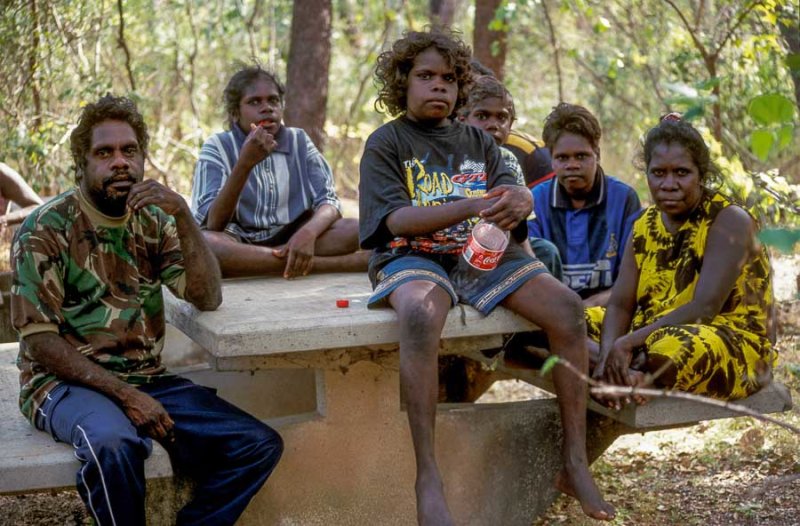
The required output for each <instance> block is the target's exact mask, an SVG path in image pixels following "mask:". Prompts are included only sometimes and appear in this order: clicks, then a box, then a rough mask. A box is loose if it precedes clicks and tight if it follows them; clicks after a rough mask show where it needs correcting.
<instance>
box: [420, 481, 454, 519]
mask: <svg viewBox="0 0 800 526" xmlns="http://www.w3.org/2000/svg"><path fill="white" fill-rule="evenodd" d="M416 490H417V524H418V525H419V526H453V525H454V523H453V518H452V517H451V516H450V510H449V509H448V507H447V502H446V501H445V498H444V485H443V484H442V479H441V477H439V475H438V474H437V475H434V476H428V477H419V478H417V484H416Z"/></svg>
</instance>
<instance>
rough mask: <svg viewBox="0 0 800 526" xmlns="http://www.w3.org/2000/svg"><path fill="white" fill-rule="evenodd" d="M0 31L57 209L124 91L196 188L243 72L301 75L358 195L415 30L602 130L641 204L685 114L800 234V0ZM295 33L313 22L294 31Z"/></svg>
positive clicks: (659, 0) (29, 165)
mask: <svg viewBox="0 0 800 526" xmlns="http://www.w3.org/2000/svg"><path fill="white" fill-rule="evenodd" d="M1 9H2V19H1V20H0V46H2V54H0V130H4V131H3V132H2V133H1V134H0V160H3V161H5V162H6V163H8V164H10V165H11V166H12V167H14V168H16V169H17V170H18V171H19V172H20V173H22V175H23V176H24V177H25V178H26V180H28V181H29V182H30V184H31V185H32V186H33V187H34V189H35V190H36V191H38V192H39V193H41V194H43V195H53V194H57V193H59V192H61V191H63V190H65V189H67V188H68V187H70V186H71V185H72V182H73V174H72V170H71V168H72V161H71V158H70V154H69V141H68V138H69V133H70V131H71V130H72V127H73V126H74V125H75V122H76V118H77V115H78V113H79V111H80V108H81V106H82V105H84V104H86V103H87V102H91V101H93V100H96V99H97V98H98V96H100V95H102V94H104V93H106V92H107V91H110V92H112V93H114V94H127V95H129V96H131V97H133V98H134V99H136V100H137V102H138V103H139V105H140V108H141V109H142V111H143V113H144V114H145V119H146V122H147V123H148V124H149V126H150V133H151V137H152V141H151V146H150V154H149V158H148V167H147V169H148V175H149V176H150V177H153V178H158V179H160V180H162V181H164V182H166V183H167V184H169V185H170V186H173V187H174V188H176V189H178V190H179V191H180V192H181V193H184V194H188V193H189V191H190V188H191V177H192V171H193V166H194V163H195V161H196V158H197V155H198V152H199V149H200V146H201V145H202V143H203V141H204V140H205V139H206V138H207V137H208V136H210V135H211V134H212V133H213V132H215V131H219V130H221V129H223V128H224V127H225V124H226V123H225V119H224V112H223V105H222V102H221V100H222V90H223V88H224V86H225V83H226V82H227V80H228V78H229V77H230V75H231V74H232V72H234V71H235V70H236V69H237V64H241V63H252V62H258V63H260V64H262V65H263V66H264V67H266V68H269V69H272V70H274V71H276V72H277V73H278V74H279V76H280V77H281V78H283V79H285V80H286V84H287V88H288V90H287V100H286V114H285V121H286V123H287V124H288V125H292V126H299V127H303V128H305V129H306V130H307V131H308V132H309V134H310V135H311V136H312V138H313V139H314V141H315V142H316V143H317V145H318V146H320V147H321V148H323V150H324V154H325V156H326V158H327V159H328V161H329V162H330V163H331V165H332V167H333V169H334V173H335V176H336V179H337V185H338V188H339V190H340V192H341V193H342V195H343V196H345V197H350V198H356V197H357V195H356V189H357V183H358V162H359V159H360V155H361V151H362V148H363V143H364V140H365V139H366V137H367V136H368V135H369V134H370V133H371V132H372V131H373V130H374V129H375V128H376V127H377V126H379V125H380V124H382V123H383V122H385V121H386V120H388V119H389V117H388V116H386V115H384V114H381V113H378V112H376V111H375V108H374V100H375V87H374V85H373V81H372V72H373V69H374V64H375V58H376V57H377V55H378V54H379V53H380V52H381V51H382V50H383V49H385V48H386V47H387V46H388V45H390V44H391V42H392V41H394V40H395V39H396V38H398V37H399V36H401V34H402V33H403V32H404V31H406V30H408V29H421V28H423V27H425V26H426V25H427V24H430V23H432V22H436V23H443V24H449V25H451V26H452V27H454V28H457V29H459V30H460V31H461V32H462V34H463V38H464V39H465V40H466V41H467V42H468V43H471V44H472V47H473V49H474V52H475V55H476V57H477V58H479V59H480V60H481V62H483V63H484V64H486V65H488V66H489V67H491V68H492V69H493V70H495V71H496V72H497V74H498V76H499V77H501V78H502V79H503V80H504V81H505V83H506V84H507V86H508V88H509V89H510V91H511V92H512V94H513V95H514V98H515V102H516V106H517V114H518V120H517V122H516V123H515V127H516V128H517V129H520V130H522V131H525V132H528V133H530V134H532V135H534V136H539V135H540V133H541V127H542V122H543V120H544V117H545V116H546V115H547V113H548V112H549V111H550V109H551V108H552V107H553V106H555V105H556V104H557V103H558V102H559V101H567V102H572V103H578V104H582V105H585V106H587V107H588V108H590V109H591V110H592V111H593V112H594V113H595V114H596V115H597V116H598V118H599V119H600V122H601V123H602V125H603V132H604V136H603V140H602V144H601V149H602V159H601V161H602V164H603V166H604V168H605V169H606V171H607V172H608V173H611V174H614V175H617V176H618V177H620V178H621V179H623V180H625V181H627V182H629V183H630V184H632V185H633V186H634V187H635V188H637V190H638V191H639V193H640V195H641V197H642V198H643V199H645V200H646V199H647V197H648V196H647V191H646V186H645V183H644V177H643V174H642V173H641V172H640V171H639V170H637V169H636V168H634V166H633V164H632V162H631V160H632V158H633V157H634V154H635V151H636V146H637V144H638V142H639V139H640V137H641V134H642V133H643V132H644V131H645V130H647V129H648V128H649V127H651V126H652V125H654V124H655V123H656V122H657V120H658V117H659V116H660V115H662V114H664V113H666V112H668V111H681V112H684V113H685V115H686V116H687V118H690V119H692V121H693V122H694V123H695V124H696V125H698V126H699V127H701V128H702V129H703V130H704V131H705V133H706V136H707V138H708V139H709V140H710V141H712V142H713V144H714V148H715V152H716V154H717V155H718V157H717V159H718V160H719V161H720V164H721V165H722V167H723V169H724V170H725V174H726V176H727V177H726V178H727V180H728V181H729V190H730V191H731V192H732V193H734V194H736V195H737V196H739V197H741V198H743V199H745V200H747V202H748V204H749V205H751V206H753V207H755V209H756V210H757V212H758V213H759V214H760V215H761V216H762V219H763V220H764V221H765V224H766V225H776V224H783V225H786V224H787V223H792V224H794V223H797V222H798V213H797V212H798V210H800V209H799V208H798V204H800V190H799V189H800V186H798V183H799V182H800V162H798V161H799V160H800V148H798V141H799V140H800V138H799V136H800V134H799V133H798V129H797V124H798V119H797V115H798V104H800V21H799V19H798V17H799V16H800V7H798V4H797V2H796V0H746V1H742V0H611V1H601V0H517V1H510V0H475V1H469V0H430V1H423V0H382V1H375V0H299V1H296V2H290V1H286V0H272V1H271V0H218V1H214V2H204V1H198V0H128V1H123V0H101V1H90V2H85V1H84V2H71V1H66V0H10V1H8V0H6V1H4V2H2V8H1ZM293 21H296V22H298V23H293Z"/></svg>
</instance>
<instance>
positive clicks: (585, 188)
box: [528, 102, 641, 307]
mask: <svg viewBox="0 0 800 526" xmlns="http://www.w3.org/2000/svg"><path fill="white" fill-rule="evenodd" d="M600 135H601V129H600V123H599V122H598V121H597V119H596V118H595V116H594V115H592V113H591V112H590V111H589V110H587V109H586V108H584V107H582V106H578V105H575V104H567V103H564V102H562V103H561V104H559V105H558V106H556V107H555V108H554V109H553V111H552V112H551V113H550V115H548V116H547V119H546V120H545V125H544V132H543V134H542V136H543V137H544V141H545V144H546V145H547V147H548V148H549V149H550V152H551V154H552V156H553V169H554V170H555V172H556V178H555V179H551V180H549V181H547V182H545V183H542V184H540V185H538V186H536V188H534V189H533V190H532V192H533V210H534V212H535V214H536V217H535V218H534V219H532V220H530V221H528V235H529V236H531V237H537V238H544V239H546V240H548V241H550V242H552V243H553V244H555V245H556V247H558V251H559V254H560V255H561V262H562V265H563V276H562V281H563V282H564V283H565V284H566V285H567V286H569V287H570V288H571V289H572V290H574V291H575V292H577V293H578V294H580V295H581V297H582V298H583V301H584V304H585V305H586V306H587V307H592V306H598V305H599V306H605V304H606V302H607V301H608V297H609V295H610V293H611V285H613V283H614V281H615V280H616V278H617V273H618V272H619V264H620V262H621V261H622V251H623V248H624V246H625V241H626V240H627V238H628V235H629V234H630V231H631V226H632V224H633V219H634V218H635V217H636V216H637V215H638V212H639V210H641V204H640V203H639V197H638V196H637V195H636V191H635V190H634V189H633V188H631V187H630V186H628V185H627V184H625V183H623V182H622V181H620V180H618V179H615V178H614V177H611V176H609V175H606V174H605V173H604V172H603V169H602V168H601V167H600V164H599V160H600Z"/></svg>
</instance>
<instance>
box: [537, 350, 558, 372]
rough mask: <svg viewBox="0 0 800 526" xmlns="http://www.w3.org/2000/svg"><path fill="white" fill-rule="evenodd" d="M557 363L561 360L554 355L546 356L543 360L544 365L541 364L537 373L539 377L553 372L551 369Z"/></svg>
mask: <svg viewBox="0 0 800 526" xmlns="http://www.w3.org/2000/svg"><path fill="white" fill-rule="evenodd" d="M559 361H561V358H559V357H558V356H556V355H555V354H552V355H550V356H548V357H547V360H545V361H544V364H542V368H541V370H540V371H539V376H547V375H548V374H550V371H552V370H553V367H555V366H556V365H558V362H559Z"/></svg>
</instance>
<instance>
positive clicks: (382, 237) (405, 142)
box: [359, 117, 527, 254]
mask: <svg viewBox="0 0 800 526" xmlns="http://www.w3.org/2000/svg"><path fill="white" fill-rule="evenodd" d="M360 172H361V176H360V181H359V217H360V223H359V238H360V242H361V247H362V248H366V249H378V251H391V250H392V249H394V248H398V247H409V248H411V249H413V250H419V251H422V252H429V253H436V254H454V253H458V252H460V251H461V248H462V247H463V245H464V242H465V241H466V239H467V236H468V235H469V232H470V229H471V228H472V225H473V224H474V223H475V222H477V220H478V218H471V219H470V220H467V221H462V222H460V223H458V224H455V225H452V226H450V227H448V228H446V229H442V230H439V231H436V232H432V233H430V234H428V235H425V236H417V237H414V238H410V239H406V238H398V237H395V236H393V235H392V233H391V232H390V231H389V229H388V227H387V226H386V218H387V217H388V216H389V214H390V213H392V212H393V211H395V210H397V209H399V208H403V207H406V206H436V205H441V204H444V203H448V202H452V201H456V200H459V199H464V198H467V197H480V196H482V195H483V194H484V193H486V191H487V190H488V189H490V188H494V187H496V186H499V185H504V184H505V185H516V184H517V182H516V179H515V177H514V174H513V173H512V172H511V170H509V168H508V167H507V166H506V164H505V162H504V161H503V158H502V155H501V153H500V150H499V149H498V147H497V145H496V144H495V143H494V141H493V140H492V138H491V137H490V136H489V135H488V134H486V133H485V132H483V131H482V130H480V129H478V128H475V127H473V126H468V125H465V124H462V123H461V122H458V121H455V122H453V123H451V124H450V125H449V126H444V127H441V128H429V127H424V126H421V125H419V124H417V123H415V122H413V121H411V120H409V119H407V118H406V117H399V118H397V119H395V120H393V121H391V122H389V123H387V124H384V125H383V126H381V127H380V128H378V129H377V130H375V131H374V132H373V133H372V135H370V137H369V139H367V144H366V146H365V148H364V155H363V156H362V158H361V166H360ZM512 235H513V236H514V239H516V240H517V241H520V242H521V241H524V240H525V239H526V237H527V225H526V223H525V221H521V222H520V224H519V225H518V226H517V227H515V228H514V231H513V232H512Z"/></svg>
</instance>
